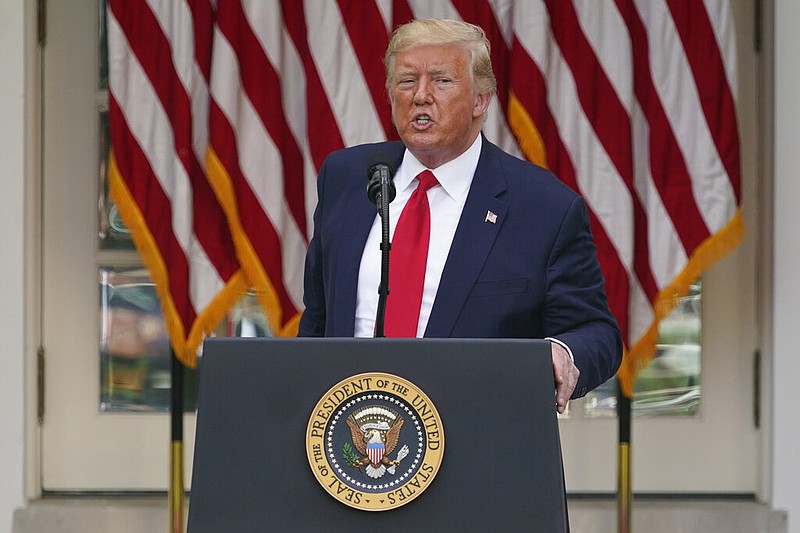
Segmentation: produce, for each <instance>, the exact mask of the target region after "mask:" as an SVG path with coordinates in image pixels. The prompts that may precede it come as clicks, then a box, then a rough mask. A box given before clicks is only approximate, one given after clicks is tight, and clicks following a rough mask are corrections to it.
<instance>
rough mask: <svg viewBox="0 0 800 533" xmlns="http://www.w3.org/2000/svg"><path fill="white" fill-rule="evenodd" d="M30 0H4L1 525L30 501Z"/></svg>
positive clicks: (0, 30)
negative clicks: (27, 397)
mask: <svg viewBox="0 0 800 533" xmlns="http://www.w3.org/2000/svg"><path fill="white" fill-rule="evenodd" d="M24 12H25V0H5V1H2V2H0V50H2V53H0V425H2V427H0V480H2V482H0V530H2V531H10V530H11V521H12V516H13V512H14V509H15V508H17V507H20V506H22V505H23V503H24V501H25V483H24V476H25V472H24V465H25V453H24V450H25V422H24V420H25V417H24V413H25V402H24V398H25V395H24V392H25V391H24V383H25V374H24V338H25V334H24V326H25V325H24V316H25V299H24V287H25V283H24V281H25V277H24V275H25V274H24V273H25V269H24V260H25V247H24V221H25V211H24V206H25V195H24V191H25V114H24V110H25V106H24V104H25V98H26V94H25V53H24V51H25V46H24V35H25V33H24V28H25V24H24Z"/></svg>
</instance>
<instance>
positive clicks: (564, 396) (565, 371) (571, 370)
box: [550, 342, 581, 414]
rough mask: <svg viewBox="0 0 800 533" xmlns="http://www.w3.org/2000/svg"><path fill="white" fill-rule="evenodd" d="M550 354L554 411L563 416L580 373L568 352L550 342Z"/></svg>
mask: <svg viewBox="0 0 800 533" xmlns="http://www.w3.org/2000/svg"><path fill="white" fill-rule="evenodd" d="M550 353H551V355H552V357H553V376H554V377H555V381H556V409H557V410H558V413H559V414H564V411H565V410H566V408H567V402H568V401H569V399H570V397H571V396H572V392H573V391H574V390H575V386H576V385H577V384H578V376H580V375H581V371H580V370H578V367H577V366H575V363H574V362H573V361H572V358H571V357H570V356H569V352H567V350H566V349H565V348H564V347H563V346H561V345H560V344H558V343H556V342H550Z"/></svg>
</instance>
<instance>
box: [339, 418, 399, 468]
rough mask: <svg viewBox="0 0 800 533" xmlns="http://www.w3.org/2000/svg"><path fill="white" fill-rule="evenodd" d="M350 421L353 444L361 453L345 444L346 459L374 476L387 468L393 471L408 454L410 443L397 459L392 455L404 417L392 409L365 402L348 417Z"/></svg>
mask: <svg viewBox="0 0 800 533" xmlns="http://www.w3.org/2000/svg"><path fill="white" fill-rule="evenodd" d="M347 425H348V427H349V428H350V435H351V437H352V440H353V445H354V446H355V448H356V450H357V451H358V453H359V454H361V455H360V456H359V455H358V454H356V453H355V452H354V451H353V449H352V447H350V446H349V444H345V446H344V448H343V450H342V452H343V454H344V458H345V462H346V463H347V464H348V465H349V466H351V467H353V468H362V467H363V468H364V471H365V473H366V474H367V475H368V476H369V477H371V478H373V479H378V478H380V477H382V476H383V475H384V474H385V473H386V472H389V473H390V474H394V472H395V467H396V466H397V465H399V464H400V461H402V460H403V458H404V457H405V456H406V455H408V446H403V448H401V449H400V451H399V452H398V453H397V458H396V459H390V458H389V454H391V453H392V452H393V451H394V449H395V447H397V441H398V439H399V438H400V430H401V429H402V427H403V417H401V416H400V415H399V414H398V413H397V412H396V411H394V410H393V409H389V408H388V407H385V406H382V405H370V406H364V407H362V408H360V409H358V410H357V411H354V412H353V413H352V414H351V415H350V416H348V417H347Z"/></svg>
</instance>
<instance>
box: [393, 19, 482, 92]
mask: <svg viewBox="0 0 800 533" xmlns="http://www.w3.org/2000/svg"><path fill="white" fill-rule="evenodd" d="M443 44H458V45H461V46H463V47H464V48H466V50H467V51H468V52H469V55H470V67H471V68H470V69H469V75H470V81H471V82H472V86H473V87H474V88H475V89H476V90H477V91H478V93H494V92H495V91H496V90H497V80H496V79H495V77H494V72H492V58H491V45H490V44H489V40H488V39H487V38H486V33H485V32H484V31H483V29H482V28H481V27H480V26H476V25H475V24H470V23H468V22H463V21H460V20H450V19H419V20H412V21H411V22H409V23H407V24H403V25H402V26H398V27H397V29H396V30H395V31H394V33H393V34H392V39H391V40H390V41H389V46H388V47H387V48H386V55H385V56H384V58H383V63H384V65H386V89H387V90H390V89H391V87H392V83H393V81H394V65H395V56H396V55H397V53H398V52H401V51H404V50H406V49H408V48H411V47H413V46H421V45H443Z"/></svg>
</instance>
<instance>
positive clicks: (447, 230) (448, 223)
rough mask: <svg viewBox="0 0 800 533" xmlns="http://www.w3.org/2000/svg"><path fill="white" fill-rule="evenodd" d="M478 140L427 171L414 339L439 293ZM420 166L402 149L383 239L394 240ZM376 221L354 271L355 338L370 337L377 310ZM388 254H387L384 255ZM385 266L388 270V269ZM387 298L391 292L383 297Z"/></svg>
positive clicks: (475, 163) (477, 153)
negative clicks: (424, 259) (424, 250)
mask: <svg viewBox="0 0 800 533" xmlns="http://www.w3.org/2000/svg"><path fill="white" fill-rule="evenodd" d="M481 144H482V140H481V136H480V135H478V137H477V138H476V139H475V142H473V143H472V145H471V146H470V147H469V148H468V149H467V151H466V152H464V153H463V154H461V155H460V156H458V157H457V158H455V159H453V160H452V161H449V162H447V163H445V164H444V165H442V166H440V167H438V168H435V169H428V170H430V171H431V172H433V175H434V176H436V179H437V180H438V181H439V185H437V186H435V187H432V188H431V189H429V190H428V203H429V205H430V208H431V240H430V244H429V245H428V264H427V268H426V270H425V285H424V288H423V290H422V306H421V307H420V313H419V322H418V323H417V337H422V336H423V335H424V334H425V328H426V327H427V325H428V318H429V317H430V315H431V309H432V308H433V301H434V300H435V299H436V292H437V290H438V289H439V281H440V280H441V278H442V271H443V270H444V264H445V262H446V261H447V256H448V254H449V253H450V245H451V244H452V243H453V236H454V235H455V233H456V227H457V226H458V221H459V220H460V219H461V212H462V211H463V210H464V204H465V203H466V202H467V194H468V193H469V188H470V185H472V178H473V176H474V175H475V169H476V168H478V159H479V158H480V155H481ZM426 168H427V167H425V166H424V165H423V164H422V163H420V162H419V160H417V158H416V157H414V155H413V154H412V153H411V152H409V151H408V149H406V151H405V154H404V155H403V161H402V163H400V168H398V169H397V172H396V173H395V176H394V185H395V188H396V190H397V196H396V197H395V199H394V201H393V202H392V203H391V204H389V232H390V233H389V235H390V240H391V239H392V238H393V236H394V229H395V227H396V226H397V221H398V220H399V219H400V214H401V213H402V212H403V208H404V207H405V205H406V203H407V202H408V199H409V198H410V197H411V193H412V192H414V190H415V189H416V188H417V183H419V180H418V179H416V176H417V174H419V173H420V172H422V171H423V170H426ZM380 244H381V218H380V216H378V215H376V216H375V221H374V222H373V223H372V229H371V230H370V232H369V237H367V244H366V246H365V247H364V253H363V254H362V256H361V266H360V268H359V271H358V295H357V300H356V318H355V320H356V322H355V336H356V337H372V336H374V333H375V316H376V314H377V312H378V287H379V286H380V281H381V249H380ZM390 255H391V254H390ZM391 268H392V266H391V262H390V263H389V269H390V270H391ZM390 290H391V291H402V290H403V287H390ZM389 298H391V294H390V295H389Z"/></svg>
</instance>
